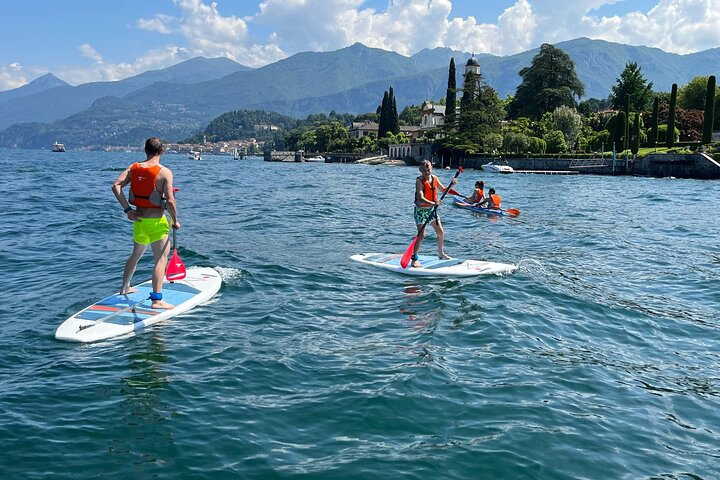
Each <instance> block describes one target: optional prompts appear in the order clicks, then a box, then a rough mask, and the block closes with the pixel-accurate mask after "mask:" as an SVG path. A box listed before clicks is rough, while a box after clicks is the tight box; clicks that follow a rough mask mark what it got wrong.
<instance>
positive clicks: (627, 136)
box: [623, 93, 630, 150]
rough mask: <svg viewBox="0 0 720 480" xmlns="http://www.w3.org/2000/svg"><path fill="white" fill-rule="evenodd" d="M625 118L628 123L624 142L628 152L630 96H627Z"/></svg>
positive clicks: (624, 147)
mask: <svg viewBox="0 0 720 480" xmlns="http://www.w3.org/2000/svg"><path fill="white" fill-rule="evenodd" d="M624 110H625V118H627V123H626V124H625V141H624V142H623V150H627V149H628V147H629V146H630V94H629V93H627V94H625V107H624Z"/></svg>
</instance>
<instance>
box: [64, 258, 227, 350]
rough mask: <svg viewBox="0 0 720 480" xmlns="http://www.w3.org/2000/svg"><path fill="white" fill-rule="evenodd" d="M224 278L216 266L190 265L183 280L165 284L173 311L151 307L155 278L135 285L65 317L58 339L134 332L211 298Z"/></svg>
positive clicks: (86, 339) (93, 338) (98, 337)
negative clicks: (135, 290)
mask: <svg viewBox="0 0 720 480" xmlns="http://www.w3.org/2000/svg"><path fill="white" fill-rule="evenodd" d="M221 284H222V278H221V277H220V274H219V273H218V272H217V271H216V270H215V269H213V268H209V267H190V268H188V269H187V276H186V277H185V278H184V279H183V280H177V281H175V282H167V281H166V282H165V283H164V284H163V291H162V294H163V300H165V301H166V302H168V303H171V304H172V305H174V308H172V309H170V310H160V309H153V308H151V304H152V302H151V301H150V300H149V296H150V292H151V291H152V281H151V280H148V281H147V282H144V283H141V284H140V285H136V286H135V288H137V289H138V291H137V292H134V293H130V294H128V295H120V294H119V293H116V294H114V295H110V296H109V297H107V298H104V299H102V300H100V301H99V302H97V303H94V304H92V305H90V306H89V307H86V308H84V309H82V310H80V311H79V312H78V313H76V314H75V315H73V316H72V317H70V318H68V319H67V320H65V321H64V322H63V323H62V324H61V325H60V326H59V327H58V329H57V330H56V331H55V338H57V339H58V340H68V341H71V342H95V341H98V340H105V339H108V338H113V337H118V336H120V335H127V334H131V333H135V332H137V331H139V330H142V329H144V328H145V327H148V326H150V325H153V324H155V323H157V322H159V321H161V320H165V319H167V318H171V317H174V316H175V315H179V314H181V313H183V312H187V311H188V310H190V309H192V308H193V307H196V306H197V305H200V304H201V303H204V302H207V301H208V300H210V299H211V298H212V297H213V296H214V295H215V294H216V293H217V292H218V290H220V285H221Z"/></svg>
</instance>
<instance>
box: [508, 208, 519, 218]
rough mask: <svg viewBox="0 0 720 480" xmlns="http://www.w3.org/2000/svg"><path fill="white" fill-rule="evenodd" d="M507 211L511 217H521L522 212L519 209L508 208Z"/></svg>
mask: <svg viewBox="0 0 720 480" xmlns="http://www.w3.org/2000/svg"><path fill="white" fill-rule="evenodd" d="M505 211H506V212H507V213H509V214H510V215H512V216H513V217H517V216H518V215H520V210H518V209H517V208H508V209H507V210H505Z"/></svg>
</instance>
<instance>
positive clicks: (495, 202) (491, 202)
mask: <svg viewBox="0 0 720 480" xmlns="http://www.w3.org/2000/svg"><path fill="white" fill-rule="evenodd" d="M483 204H484V205H485V208H492V209H493V210H500V195H498V194H496V193H495V189H494V188H491V189H490V191H489V192H488V196H487V198H485V199H483V200H481V201H480V202H479V203H478V204H477V206H478V207H482V206H483Z"/></svg>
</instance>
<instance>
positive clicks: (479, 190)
mask: <svg viewBox="0 0 720 480" xmlns="http://www.w3.org/2000/svg"><path fill="white" fill-rule="evenodd" d="M483 198H485V191H484V190H483V189H482V188H476V189H475V203H477V202H479V201H480V200H482V199H483Z"/></svg>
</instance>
